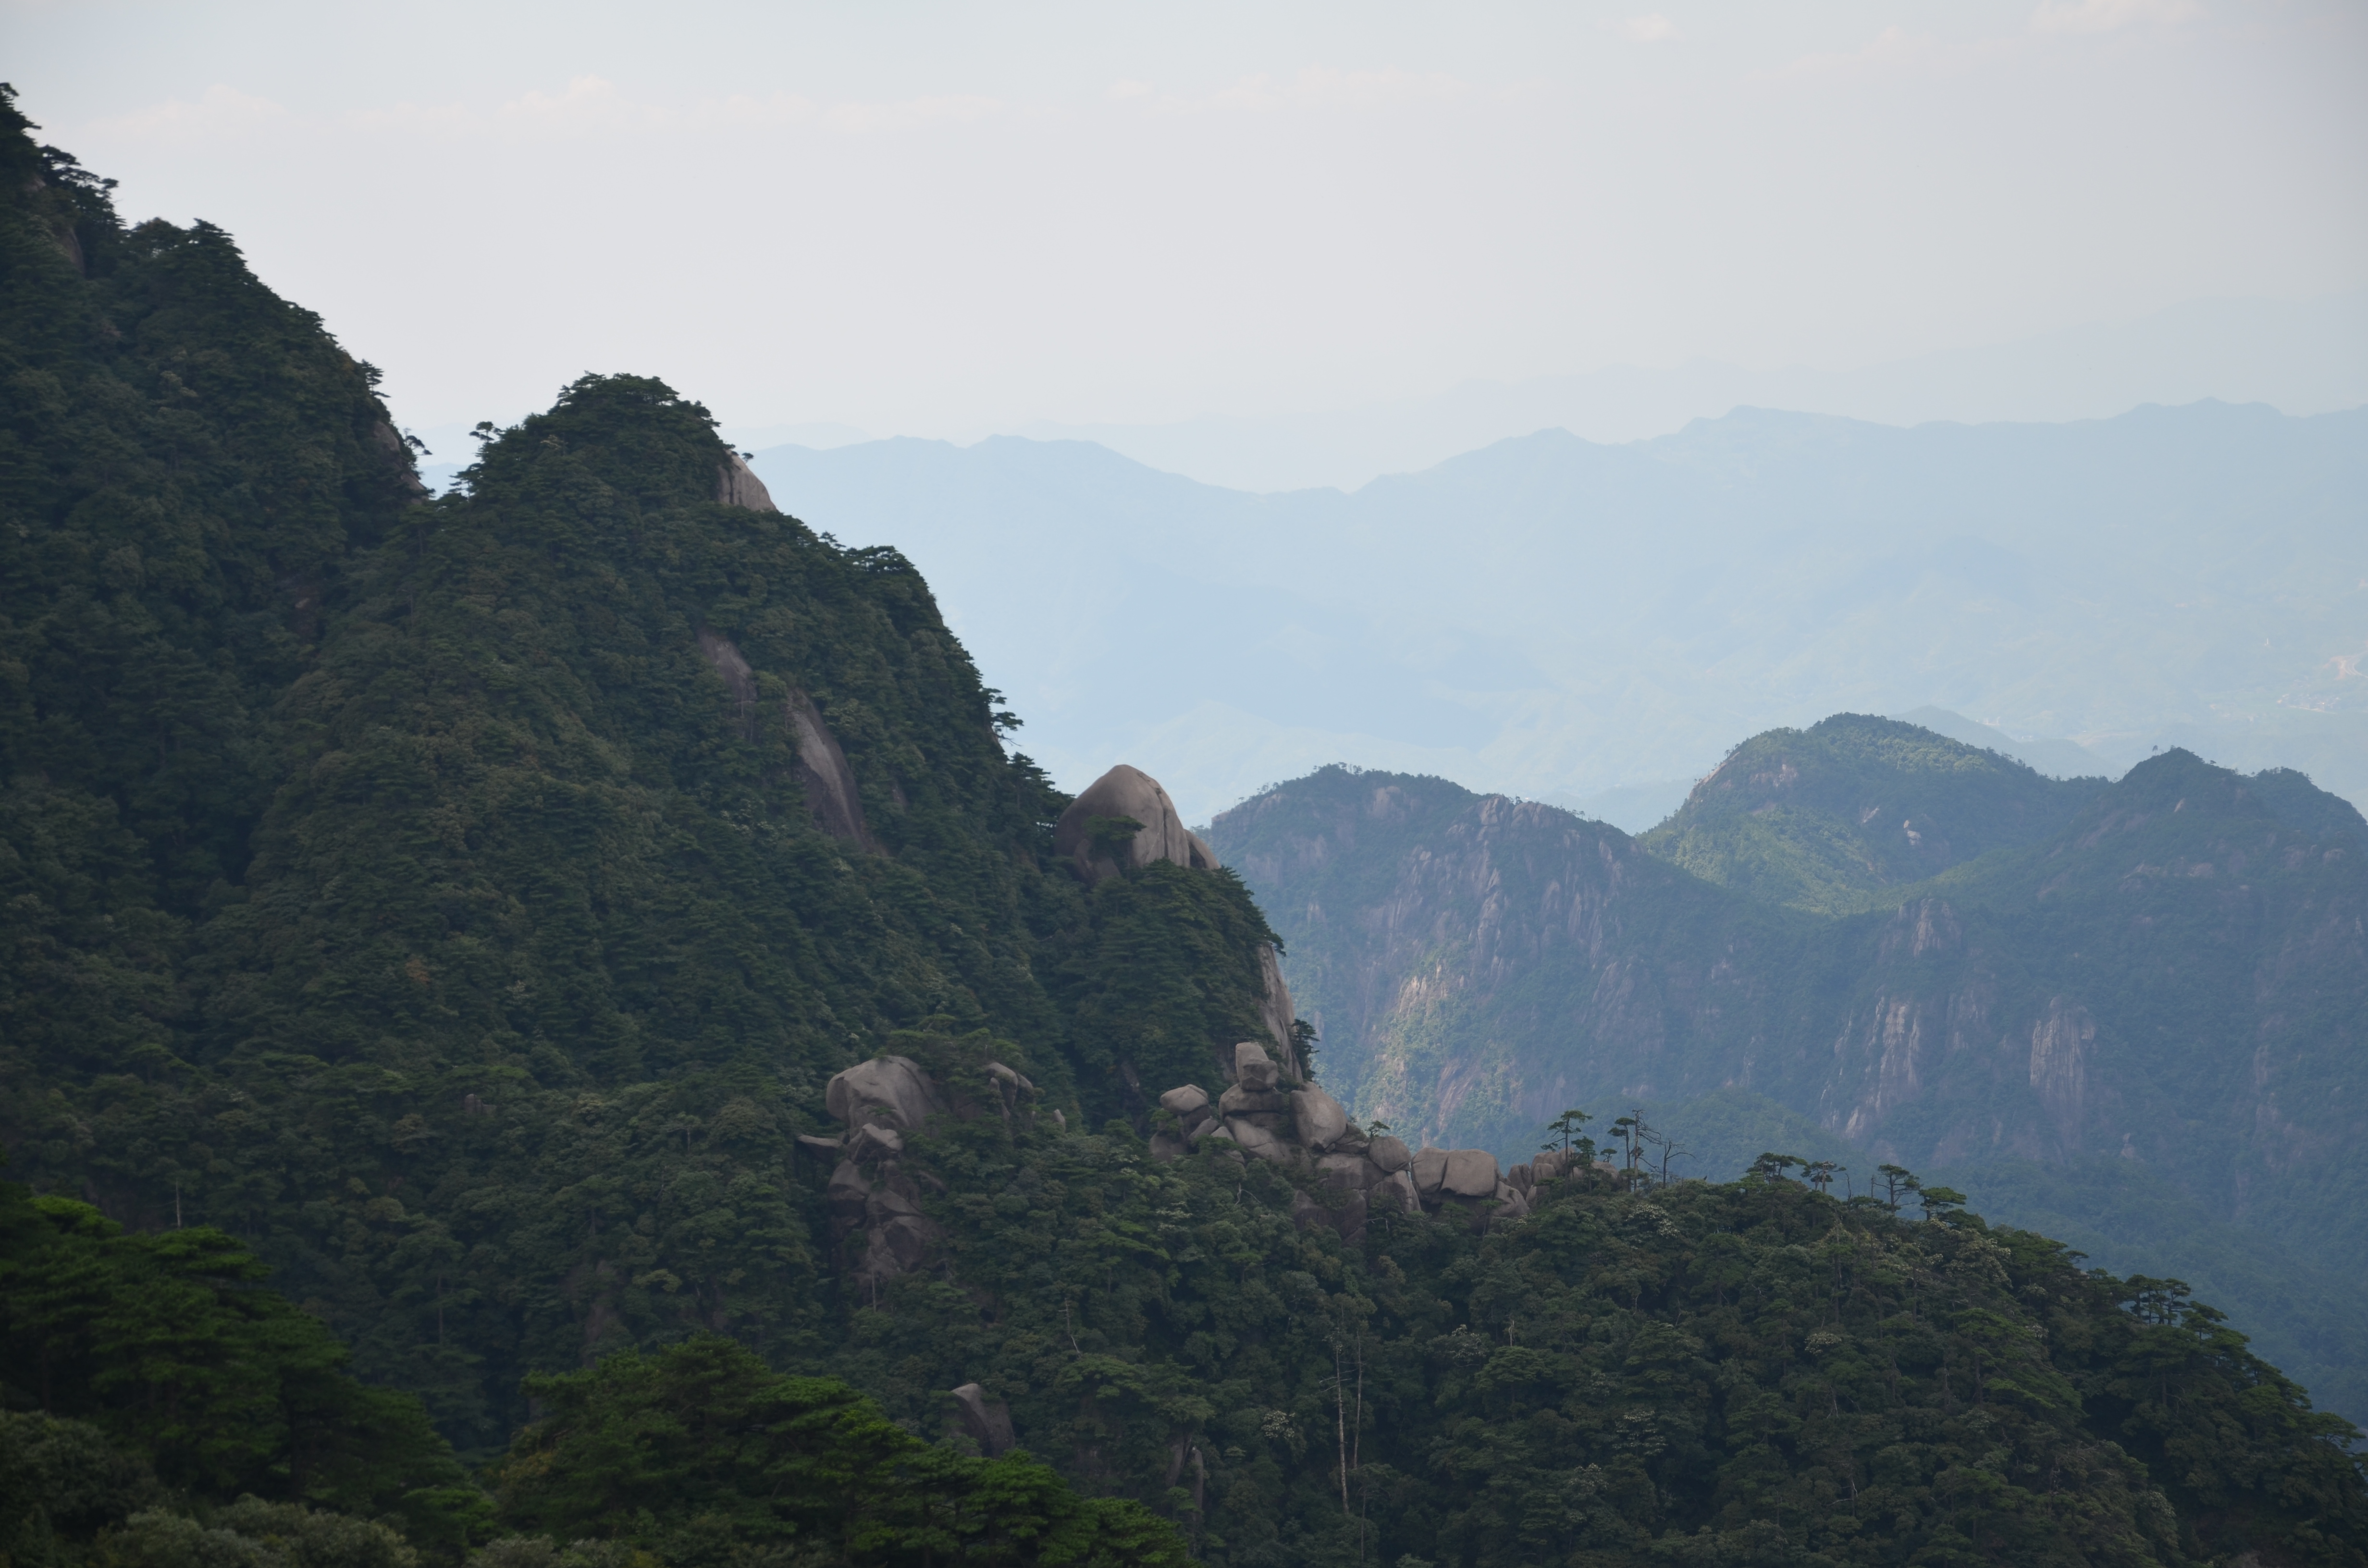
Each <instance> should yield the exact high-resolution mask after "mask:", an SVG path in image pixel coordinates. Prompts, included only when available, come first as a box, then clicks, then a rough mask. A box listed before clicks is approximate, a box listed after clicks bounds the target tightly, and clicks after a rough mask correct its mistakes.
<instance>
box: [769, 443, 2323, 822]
mask: <svg viewBox="0 0 2368 1568" xmlns="http://www.w3.org/2000/svg"><path fill="white" fill-rule="evenodd" d="M755 466H756V468H757V471H758V472H760V473H761V474H762V475H763V476H764V478H765V481H766V483H768V485H770V486H771V488H772V491H773V493H774V494H775V496H776V497H777V498H779V499H780V501H781V504H782V505H783V506H787V507H789V508H791V510H792V511H794V512H796V513H797V514H798V515H800V516H802V517H809V518H811V519H813V521H814V526H815V527H817V528H822V529H824V530H825V531H828V532H831V533H834V534H836V535H837V537H839V538H842V539H845V540H849V541H851V542H855V543H860V544H873V543H879V544H888V543H893V544H894V545H895V546H896V547H897V548H898V549H899V550H900V551H904V552H905V554H906V555H907V556H908V557H909V558H910V559H912V560H913V561H914V562H916V565H918V566H919V568H920V569H921V570H922V571H924V572H925V573H926V574H928V577H929V579H930V581H931V583H932V584H933V585H936V587H937V589H938V591H939V594H940V595H941V596H942V602H943V603H944V605H945V607H946V613H947V616H948V618H949V621H950V623H951V625H953V626H954V628H955V629H956V630H957V631H959V632H960V634H961V635H962V638H963V640H964V642H965V644H966V645H967V646H969V647H971V648H973V650H974V651H975V656H976V657H977V658H978V660H979V662H980V666H981V668H982V670H983V671H984V672H985V676H986V677H987V679H988V680H989V681H990V682H992V683H994V684H996V686H998V687H1001V688H1002V689H1004V690H1005V691H1006V692H1008V694H1009V695H1010V697H1011V699H1012V700H1013V701H1014V702H1015V704H1017V706H1018V707H1019V710H1021V711H1022V712H1024V713H1025V714H1026V715H1027V718H1028V722H1029V728H1028V731H1027V733H1026V737H1025V738H1026V742H1027V746H1028V750H1029V752H1030V755H1031V756H1036V757H1038V758H1039V759H1040V760H1042V761H1043V762H1044V763H1045V765H1046V766H1047V767H1048V768H1049V769H1050V770H1051V771H1052V773H1053V776H1054V777H1055V778H1060V779H1063V780H1065V781H1066V784H1067V787H1068V788H1071V789H1079V788H1083V787H1084V785H1085V784H1086V782H1087V781H1088V780H1089V779H1091V778H1093V777H1094V776H1095V775H1097V774H1098V773H1099V771H1100V770H1101V767H1103V766H1105V765H1106V763H1107V761H1108V759H1109V757H1110V756H1111V755H1114V754H1115V755H1124V756H1129V757H1131V758H1133V760H1134V761H1135V762H1137V763H1138V764H1139V765H1140V766H1142V767H1144V768H1146V769H1148V770H1149V771H1151V772H1153V773H1154V774H1156V776H1158V777H1159V778H1161V779H1162V780H1163V781H1164V782H1165V783H1166V785H1167V788H1168V789H1169V790H1171V791H1172V792H1173V793H1174V794H1175V797H1176V800H1177V802H1178V806H1179V808H1180V809H1181V810H1182V811H1183V812H1185V814H1186V816H1187V817H1188V818H1189V819H1190V820H1194V821H1201V820H1206V818H1207V817H1208V816H1209V815H1210V814H1212V813H1213V812H1216V811H1218V810H1222V809H1223V808H1224V807H1225V806H1227V805H1229V804H1231V803H1233V802H1235V801H1239V800H1241V799H1244V798H1246V797H1247V796H1248V795H1249V794H1251V793H1253V792H1254V791H1256V790H1258V789H1260V788H1262V787H1263V786H1265V785H1266V784H1268V783H1270V782H1273V781H1275V780H1278V779H1282V778H1296V777H1298V776H1300V775H1303V774H1304V773H1306V772H1308V771H1310V770H1311V769H1313V768H1315V767H1320V766H1322V765H1323V764H1325V763H1327V762H1331V761H1336V760H1339V759H1341V758H1355V759H1357V760H1359V761H1360V762H1361V763H1363V764H1365V765H1367V766H1370V767H1385V768H1389V769H1392V770H1395V771H1398V772H1404V773H1412V774H1433V775H1438V776H1440V777H1445V778H1456V779H1458V780H1460V781H1461V782H1463V783H1464V784H1466V785H1467V786H1469V787H1473V788H1475V789H1480V790H1484V791H1486V790H1498V791H1502V792H1505V793H1508V794H1519V795H1521V796H1524V797H1527V798H1530V799H1533V800H1535V799H1552V800H1562V801H1578V802H1584V801H1589V800H1603V799H1616V797H1611V796H1610V795H1609V793H1608V792H1610V791H1612V790H1617V789H1621V788H1623V787H1632V786H1643V785H1658V784H1661V783H1662V782H1663V781H1667V780H1670V779H1693V778H1701V777H1702V775H1703V774H1705V773H1707V772H1708V771H1709V770H1710V769H1711V768H1712V767H1714V766H1716V764H1717V762H1718V759H1719V758H1720V757H1721V756H1724V755H1725V751H1726V750H1727V748H1728V747H1729V746H1730V745H1731V744H1733V743H1734V741H1735V738H1736V736H1737V735H1743V734H1750V733H1757V732H1759V731H1761V730H1765V729H1768V728H1770V727H1771V726H1775V725H1804V724H1807V723H1811V722H1815V721H1816V720H1817V719H1819V718H1822V717H1824V716H1825V715H1827V714H1829V713H1833V712H1837V711H1854V712H1872V713H1892V714H1902V713H1909V712H1912V711H1914V710H1918V709H1922V708H1927V707H1937V708H1940V709H1945V710H1951V711H1953V712H1957V713H1964V714H1976V715H1980V716H1981V717H1982V719H1983V720H1984V721H1985V722H1995V723H1996V724H1998V725H1999V726H2001V727H2003V728H2004V729H2006V730H2008V731H2011V732H2012V733H2020V734H2036V735H2049V736H2057V737H2066V738H2068V739H2070V740H2071V741H2073V742H2076V743H2078V744H2079V745H2081V746H2085V747H2087V748H2088V749H2089V751H2090V752H2092V753H2093V754H2094V755H2095V756H2096V758H2097V759H2098V760H2097V761H2096V762H2094V763H2093V764H2092V763H2087V762H2081V761H2079V760H2078V759H2077V758H2076V759H2074V760H2075V766H2072V767H2068V768H2067V767H2064V766H2062V765H2061V763H2060V761H2058V762H2047V761H2046V759H2044V758H2043V759H2039V760H2041V761H2043V762H2044V763H2045V765H2046V767H2047V770H2048V771H2051V772H2072V773H2087V772H2094V773H2104V774H2108V775H2110V774H2114V773H2118V772H2120V771H2121V770H2122V769H2123V768H2126V767H2129V766H2130V765H2132V764H2133V763H2135V762H2137V761H2139V760H2142V759H2143V758H2145V757H2146V756H2151V755H2154V754H2155V752H2156V750H2157V748H2160V749H2168V748H2169V747H2172V746H2185V747H2186V748H2188V749H2189V750H2192V751H2194V752H2195V753H2196V754H2197V755H2198V756H2203V757H2206V758H2210V759H2213V760H2216V761H2219V762H2223V763H2226V764H2228V765H2230V766H2232V767H2243V768H2245V769H2247V770H2248V771H2249V770H2255V769H2259V768H2261V767H2278V766H2283V767H2298V768H2301V769H2303V770H2305V771H2306V772H2308V773H2310V774H2311V775H2312V777H2313V778H2316V779H2317V781H2318V782H2319V784H2320V785H2321V786H2322V787H2323V788H2327V789H2329V790H2333V791H2335V792H2336V793H2339V794H2344V795H2347V796H2348V797H2350V798H2351V799H2353V800H2354V801H2363V800H2368V679H2363V678H2362V677H2361V676H2360V675H2359V674H2358V673H2357V672H2358V671H2359V670H2360V669H2361V668H2362V665H2361V664H2360V660H2359V655H2360V654H2361V653H2362V651H2363V649H2368V624H2363V623H2362V621H2361V619H2360V610H2359V606H2360V603H2361V602H2362V595H2363V594H2368V589H2362V588H2361V587H2360V586H2358V585H2360V584H2361V583H2363V582H2368V529H2362V528H2361V527H2360V526H2359V523H2360V512H2359V506H2358V503H2357V499H2356V498H2357V497H2358V496H2359V495H2361V494H2368V411H2354V412H2351V413H2345V414H2332V415H2319V416H2315V417H2311V418H2289V417H2286V416H2284V415H2280V414H2278V413H2276V412H2275V411H2274V410H2271V409H2269V408H2264V407H2259V406H2254V407H2237V406H2231V405H2227V404H2219V403H2197V404H2193V405H2191V406H2187V407H2181V408H2142V409H2138V410H2135V411H2134V412H2132V413H2129V414H2126V415H2122V416H2120V417H2118V418H2114V419H2110V420H2098V421H2090V422H2086V423H2080V424H2073V425H2062V426H2010V425H1989V426H1952V425H1930V426H1918V427H1916V428H1913V429H1900V428H1896V427H1892V426H1878V425H1866V424H1860V423H1855V422H1853V421H1850V420H1847V419H1839V418H1832V417H1827V416H1820V415H1797V414H1784V413H1776V412H1770V411H1767V410H1759V409H1740V410H1737V411H1736V412H1734V413H1732V414H1730V415H1726V416H1725V417H1723V418H1720V419H1715V420H1701V421H1697V422H1695V423H1694V424H1692V425H1691V426H1687V427H1686V428H1685V429H1684V430H1683V431H1681V432H1679V433H1678V434H1676V435H1671V436H1667V437H1657V438H1656V439H1652V440H1647V441H1639V442H1635V443H1633V444H1631V445H1627V446H1617V447H1612V446H1600V445H1596V444H1592V443H1589V442H1587V441H1583V440H1580V439H1579V438H1577V437H1574V436H1571V435H1569V434H1567V433H1565V432H1562V431H1558V430H1549V431H1543V432H1539V433H1537V434H1534V435H1531V436H1525V437H1519V438H1516V439H1510V440H1506V441H1502V442H1498V443H1497V444H1496V445H1494V446H1490V447H1487V448H1485V449H1479V450H1476V451H1472V452H1467V453H1464V454H1463V455H1462V456H1459V457H1456V458H1453V459H1452V460H1448V461H1446V462H1442V463H1440V464H1439V465H1437V466H1436V467H1434V468H1431V469H1429V470H1426V471H1424V472H1419V473H1411V474H1399V475H1394V476H1391V477H1388V478H1384V479H1380V480H1376V481H1374V482H1372V483H1369V484H1367V485H1365V486H1364V487H1362V488H1361V489H1360V490H1359V491H1357V492H1356V493H1355V494H1340V493H1338V492H1337V491H1312V492H1303V493H1298V494H1281V495H1256V494H1245V493H1242V492H1238V491H1228V490H1221V489H1217V488H1214V487H1212V486H1209V485H1204V484H1199V483H1194V482H1192V481H1190V480H1187V479H1182V478H1179V477H1178V476H1176V475H1174V474H1170V473H1161V472H1155V471H1153V470H1150V469H1148V468H1145V467H1144V466H1143V465H1141V464H1139V463H1135V462H1133V461H1131V460H1128V459H1125V458H1123V457H1121V456H1119V455H1118V454H1116V453H1114V452H1111V451H1109V450H1107V449H1102V448H1099V447H1096V446H1093V445H1090V444H1088V443H1084V442H1038V441H1028V440H1020V439H1017V438H1012V437H996V438H994V439H990V440H986V441H983V442H981V443H979V444H978V445H977V446H974V447H971V448H966V449H965V448H958V447H954V446H951V445H949V444H947V443H944V442H928V441H914V440H899V441H887V442H872V443H868V444H862V445H855V446H848V447H841V448H838V449H834V450H830V451H814V450H809V449H800V448H783V449H774V450H772V451H768V452H760V453H759V454H758V456H757V460H756V463H755ZM1047 605H1051V606H1055V607H1057V613H1053V614H1047V613H1044V610H1043V607H1044V606H1047ZM1179 647H1189V648H1190V649H1192V650H1193V653H1192V656H1191V657H1190V658H1172V657H1167V656H1164V655H1163V654H1162V653H1160V651H1161V650H1165V649H1170V648H1179ZM1612 809H1614V810H1620V811H1622V813H1623V820H1624V821H1625V822H1626V823H1627V824H1628V825H1630V826H1632V827H1640V826H1645V825H1650V824H1648V823H1644V822H1640V821H1638V820H1636V819H1635V818H1634V817H1633V816H1628V815H1626V814H1625V808H1624V806H1615V807H1613V808H1612Z"/></svg>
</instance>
